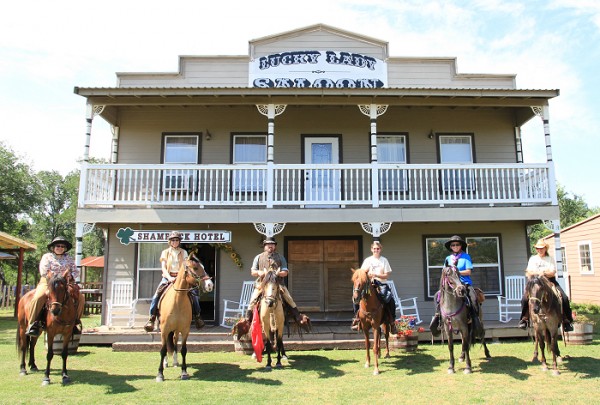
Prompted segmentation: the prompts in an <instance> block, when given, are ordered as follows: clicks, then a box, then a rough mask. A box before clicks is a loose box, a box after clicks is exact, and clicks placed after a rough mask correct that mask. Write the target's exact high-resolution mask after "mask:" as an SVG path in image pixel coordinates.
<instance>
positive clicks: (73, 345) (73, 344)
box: [44, 334, 81, 355]
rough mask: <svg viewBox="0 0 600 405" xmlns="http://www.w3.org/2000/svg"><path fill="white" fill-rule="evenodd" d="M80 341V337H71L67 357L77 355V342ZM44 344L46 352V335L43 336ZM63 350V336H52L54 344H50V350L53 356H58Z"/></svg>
mask: <svg viewBox="0 0 600 405" xmlns="http://www.w3.org/2000/svg"><path fill="white" fill-rule="evenodd" d="M80 340H81V335H72V336H71V339H70V340H69V346H68V352H69V355H73V354H76V353H77V349H78V348H79V341H80ZM44 342H45V344H46V350H48V340H47V335H44ZM62 349H63V336H62V335H61V334H57V335H55V336H54V342H53V344H52V350H53V351H54V354H55V355H57V354H58V355H60V354H61V353H62Z"/></svg>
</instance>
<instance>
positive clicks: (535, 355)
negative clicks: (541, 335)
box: [531, 334, 539, 363]
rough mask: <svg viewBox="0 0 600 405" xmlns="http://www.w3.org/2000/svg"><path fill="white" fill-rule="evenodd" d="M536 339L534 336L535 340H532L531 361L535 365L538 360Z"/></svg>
mask: <svg viewBox="0 0 600 405" xmlns="http://www.w3.org/2000/svg"><path fill="white" fill-rule="evenodd" d="M538 344H539V343H538V338H537V334H536V335H535V339H533V358H532V359H531V362H532V363H537V362H538V361H539V360H538Z"/></svg>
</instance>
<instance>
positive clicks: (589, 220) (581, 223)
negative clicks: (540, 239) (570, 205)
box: [544, 214, 600, 239]
mask: <svg viewBox="0 0 600 405" xmlns="http://www.w3.org/2000/svg"><path fill="white" fill-rule="evenodd" d="M597 218H600V214H596V215H592V216H591V217H588V218H586V219H584V220H582V221H579V222H577V223H576V224H573V225H569V226H567V227H566V228H563V229H561V230H560V233H565V232H567V231H569V230H571V229H573V228H577V227H580V226H582V225H584V224H587V223H588V222H591V221H593V220H595V219H597ZM554 236H556V234H552V235H548V236H546V237H545V238H544V239H552V238H554Z"/></svg>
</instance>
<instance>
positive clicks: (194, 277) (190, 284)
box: [156, 260, 200, 382]
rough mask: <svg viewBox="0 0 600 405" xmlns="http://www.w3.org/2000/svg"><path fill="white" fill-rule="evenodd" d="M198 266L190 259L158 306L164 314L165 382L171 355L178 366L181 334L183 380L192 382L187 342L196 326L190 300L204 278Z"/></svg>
mask: <svg viewBox="0 0 600 405" xmlns="http://www.w3.org/2000/svg"><path fill="white" fill-rule="evenodd" d="M196 269H197V265H196V264H195V263H194V262H193V261H191V260H186V263H185V266H184V270H183V271H180V272H179V273H177V278H176V279H175V281H174V282H173V284H171V285H170V286H169V287H168V288H167V290H166V291H165V292H164V294H163V295H162V297H161V300H160V302H159V304H158V311H159V313H160V337H161V342H162V346H161V349H160V365H159V367H158V374H157V376H156V381H158V382H162V381H164V380H165V376H164V374H163V372H164V369H165V364H166V361H165V360H166V357H167V352H168V353H169V354H172V355H173V363H174V365H175V363H177V354H176V353H177V352H176V348H177V340H178V336H179V335H180V334H181V359H182V363H181V379H182V380H188V379H189V375H188V372H187V362H186V356H187V339H188V336H189V334H190V325H191V323H192V303H191V301H190V298H189V297H188V293H189V292H190V290H191V289H193V288H196V287H197V286H198V283H199V279H200V276H198V274H197V273H196Z"/></svg>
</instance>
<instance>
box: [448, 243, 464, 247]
mask: <svg viewBox="0 0 600 405" xmlns="http://www.w3.org/2000/svg"><path fill="white" fill-rule="evenodd" d="M454 246H462V245H461V244H460V243H451V244H450V247H454Z"/></svg>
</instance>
